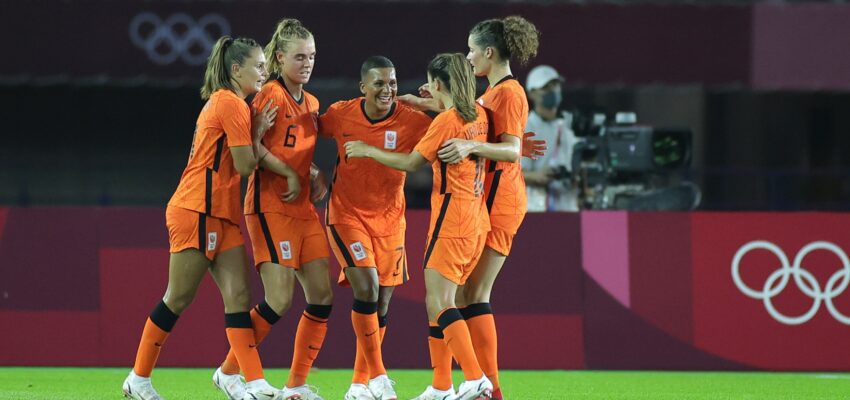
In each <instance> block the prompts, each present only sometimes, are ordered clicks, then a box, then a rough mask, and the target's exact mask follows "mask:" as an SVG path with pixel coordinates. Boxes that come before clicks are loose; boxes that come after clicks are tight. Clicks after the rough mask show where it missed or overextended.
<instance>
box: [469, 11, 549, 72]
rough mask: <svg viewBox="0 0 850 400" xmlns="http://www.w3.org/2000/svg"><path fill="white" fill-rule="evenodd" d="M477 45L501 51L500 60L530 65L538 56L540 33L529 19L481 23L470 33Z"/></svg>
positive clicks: (510, 18)
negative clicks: (530, 61)
mask: <svg viewBox="0 0 850 400" xmlns="http://www.w3.org/2000/svg"><path fill="white" fill-rule="evenodd" d="M469 34H470V35H472V37H473V39H472V40H474V41H475V44H477V45H478V46H480V47H482V48H484V47H492V48H494V49H496V50H498V51H499V58H500V59H502V60H504V61H508V60H516V61H518V62H519V63H520V64H522V65H525V64H528V61H529V60H531V59H532V58H533V57H534V56H536V55H537V47H538V45H539V36H540V32H539V31H538V30H537V27H536V26H534V24H532V23H531V22H529V21H528V20H527V19H525V18H523V17H520V16H518V15H511V16H510V17H507V18H504V19H488V20H486V21H481V22H479V23H477V24H475V26H474V27H473V28H472V31H470V32H469Z"/></svg>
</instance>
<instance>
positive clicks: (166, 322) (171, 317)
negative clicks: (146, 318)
mask: <svg viewBox="0 0 850 400" xmlns="http://www.w3.org/2000/svg"><path fill="white" fill-rule="evenodd" d="M179 317H180V316H179V315H177V314H175V313H174V312H172V311H171V310H170V309H169V308H168V306H166V305H165V302H164V301H160V302H159V304H157V305H156V307H154V308H153V311H151V315H150V318H151V322H153V323H154V324H156V326H158V327H159V329H162V330H164V331H166V332H171V330H172V329H174V324H176V323H177V318H179Z"/></svg>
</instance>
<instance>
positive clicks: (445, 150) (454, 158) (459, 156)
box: [437, 139, 476, 164]
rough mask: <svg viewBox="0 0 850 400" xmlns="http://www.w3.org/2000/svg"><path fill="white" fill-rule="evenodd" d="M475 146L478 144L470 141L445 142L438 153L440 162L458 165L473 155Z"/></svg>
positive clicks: (454, 140) (452, 140)
mask: <svg viewBox="0 0 850 400" xmlns="http://www.w3.org/2000/svg"><path fill="white" fill-rule="evenodd" d="M475 145H476V143H475V142H474V141H470V140H463V139H449V140H446V141H445V142H443V146H442V147H441V148H440V150H439V151H437V157H439V158H440V161H444V162H447V163H449V164H457V163H459V162H461V161H463V160H464V159H466V157H468V156H469V154H470V153H472V150H474V149H475Z"/></svg>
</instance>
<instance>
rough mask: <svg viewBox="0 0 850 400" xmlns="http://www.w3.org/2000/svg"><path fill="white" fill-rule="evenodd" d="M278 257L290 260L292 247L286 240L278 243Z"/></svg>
mask: <svg viewBox="0 0 850 400" xmlns="http://www.w3.org/2000/svg"><path fill="white" fill-rule="evenodd" d="M280 256H281V258H283V259H284V260H291V259H292V246H291V245H290V244H289V241H288V240H284V241H282V242H280Z"/></svg>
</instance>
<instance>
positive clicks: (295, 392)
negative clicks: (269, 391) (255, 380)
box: [280, 385, 325, 400]
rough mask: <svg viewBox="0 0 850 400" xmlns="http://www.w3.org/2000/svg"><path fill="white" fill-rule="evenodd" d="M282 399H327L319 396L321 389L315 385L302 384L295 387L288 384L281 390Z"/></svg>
mask: <svg viewBox="0 0 850 400" xmlns="http://www.w3.org/2000/svg"><path fill="white" fill-rule="evenodd" d="M280 396H281V399H282V400H325V399H323V398H322V396H319V389H318V388H317V387H315V386H310V385H301V386H296V387H294V388H288V387H286V386H284V387H283V389H281V390H280Z"/></svg>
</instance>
